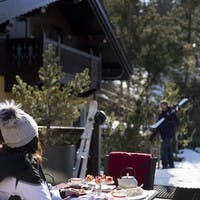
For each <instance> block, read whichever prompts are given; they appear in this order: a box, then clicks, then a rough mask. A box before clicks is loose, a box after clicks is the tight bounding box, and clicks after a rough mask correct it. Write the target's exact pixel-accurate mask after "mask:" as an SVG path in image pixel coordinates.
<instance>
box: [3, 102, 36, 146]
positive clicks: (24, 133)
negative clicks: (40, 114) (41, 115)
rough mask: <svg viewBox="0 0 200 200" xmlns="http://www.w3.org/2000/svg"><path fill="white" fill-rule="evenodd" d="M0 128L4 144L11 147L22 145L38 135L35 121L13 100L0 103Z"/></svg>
mask: <svg viewBox="0 0 200 200" xmlns="http://www.w3.org/2000/svg"><path fill="white" fill-rule="evenodd" d="M0 129H1V134H2V136H3V139H4V142H5V144H6V145H7V146H9V147H11V148H17V147H21V146H24V145H26V144H28V143H29V142H30V141H31V140H32V139H33V138H34V137H35V136H38V125H37V123H36V122H35V120H34V119H33V118H32V117H31V116H30V115H29V114H27V113H26V112H24V111H23V110H22V109H21V106H20V105H19V104H16V103H15V102H14V100H11V101H5V102H2V103H0Z"/></svg>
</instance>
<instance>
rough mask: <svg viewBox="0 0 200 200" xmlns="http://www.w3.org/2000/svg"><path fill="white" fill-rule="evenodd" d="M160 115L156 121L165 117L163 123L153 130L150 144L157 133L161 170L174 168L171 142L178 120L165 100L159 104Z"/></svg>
mask: <svg viewBox="0 0 200 200" xmlns="http://www.w3.org/2000/svg"><path fill="white" fill-rule="evenodd" d="M160 108H161V113H160V115H159V117H158V120H159V119H161V118H162V117H165V121H164V122H163V123H162V124H161V125H160V126H159V127H158V128H157V129H155V130H154V131H153V132H152V134H151V136H150V141H151V142H152V141H153V139H154V137H155V136H156V135H157V133H160V136H161V139H162V144H161V160H162V166H163V168H164V169H165V168H174V159H173V140H174V138H175V132H176V129H177V127H178V124H179V120H178V118H177V116H176V114H175V113H171V107H169V106H168V103H167V101H166V100H163V101H161V102H160Z"/></svg>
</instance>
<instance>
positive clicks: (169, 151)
mask: <svg viewBox="0 0 200 200" xmlns="http://www.w3.org/2000/svg"><path fill="white" fill-rule="evenodd" d="M172 141H173V139H172V138H164V139H163V141H162V144H161V160H162V166H163V168H168V167H174V159H173V148H172Z"/></svg>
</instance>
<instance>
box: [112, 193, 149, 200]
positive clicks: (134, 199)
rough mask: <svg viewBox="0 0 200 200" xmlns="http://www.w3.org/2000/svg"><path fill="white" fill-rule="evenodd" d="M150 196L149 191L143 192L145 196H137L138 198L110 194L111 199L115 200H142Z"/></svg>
mask: <svg viewBox="0 0 200 200" xmlns="http://www.w3.org/2000/svg"><path fill="white" fill-rule="evenodd" d="M148 195H149V193H148V192H147V191H143V194H141V195H137V196H126V195H122V196H120V193H119V195H116V196H115V195H112V194H110V196H111V197H113V198H114V199H117V200H120V199H125V200H142V199H145V198H146V197H147V196H148Z"/></svg>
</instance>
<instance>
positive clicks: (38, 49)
mask: <svg viewBox="0 0 200 200" xmlns="http://www.w3.org/2000/svg"><path fill="white" fill-rule="evenodd" d="M48 44H52V45H53V46H54V47H55V50H56V53H57V55H58V56H59V58H60V60H59V64H60V65H61V66H62V69H63V71H64V72H66V73H67V74H68V75H70V76H72V77H73V76H74V75H75V73H79V72H81V71H83V70H84V69H85V68H89V70H90V77H91V88H92V89H94V88H95V89H97V88H99V85H100V81H101V59H100V58H99V57H96V56H94V55H92V53H90V54H89V53H87V52H84V51H81V50H79V49H75V48H73V47H70V46H67V45H65V44H62V43H60V42H57V41H54V40H51V39H49V38H46V37H44V38H43V39H39V38H23V39H9V40H7V41H6V62H5V63H6V66H4V67H3V68H4V70H2V71H4V76H5V90H6V91H10V90H11V88H12V85H13V84H14V83H15V76H16V75H20V76H21V77H22V79H23V80H24V81H26V82H27V83H29V84H32V85H33V84H38V83H39V82H38V81H39V78H38V69H39V68H40V67H41V66H42V53H43V51H44V49H46V48H47V46H48Z"/></svg>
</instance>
